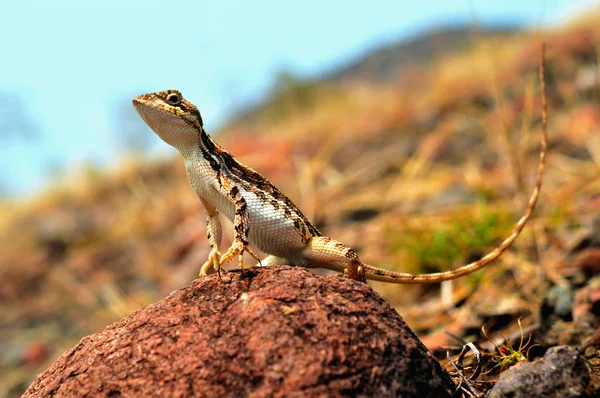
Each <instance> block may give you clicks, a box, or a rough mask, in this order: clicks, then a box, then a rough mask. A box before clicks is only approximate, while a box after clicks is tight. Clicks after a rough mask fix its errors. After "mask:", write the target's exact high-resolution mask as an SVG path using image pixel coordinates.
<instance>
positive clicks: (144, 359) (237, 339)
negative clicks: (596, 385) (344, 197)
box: [24, 266, 453, 397]
mask: <svg viewBox="0 0 600 398" xmlns="http://www.w3.org/2000/svg"><path fill="white" fill-rule="evenodd" d="M399 288H401V287H399ZM452 389H453V384H452V382H451V380H450V378H449V376H448V374H447V373H446V372H445V371H444V370H443V369H442V367H441V366H440V364H439V363H438V362H437V361H436V360H435V358H434V357H433V356H432V355H431V353H429V351H427V349H426V348H425V347H424V346H423V344H422V343H421V342H420V341H419V340H418V339H417V338H416V337H415V335H414V334H413V333H412V331H411V330H410V329H409V328H408V326H407V325H406V324H405V323H404V321H403V320H402V318H400V316H399V315H398V314H397V313H396V312H395V311H394V309H393V308H391V307H390V305H389V304H388V303H387V302H386V301H385V300H384V299H383V298H382V297H381V296H380V295H379V294H377V293H376V292H374V291H373V290H372V289H371V288H370V287H369V286H368V285H366V284H362V283H359V282H356V281H352V280H349V279H346V278H342V277H340V276H335V275H334V276H320V275H315V274H313V273H311V272H310V271H308V270H306V269H303V268H299V267H288V266H282V267H268V268H255V269H252V270H246V271H245V272H244V276H243V277H241V275H240V273H237V272H236V273H228V274H225V275H224V276H223V277H222V279H219V278H218V276H217V275H211V276H209V277H206V278H203V279H199V280H195V281H193V282H192V283H191V284H190V285H189V286H187V287H184V288H183V289H180V290H177V291H175V292H173V293H171V295H169V296H168V297H167V298H165V299H163V300H161V301H159V302H158V303H155V304H152V305H150V306H148V307H146V308H144V309H142V310H139V311H136V312H134V313H133V314H131V315H129V316H127V317H126V318H124V319H122V320H120V321H118V322H116V323H114V324H112V325H111V326H109V327H107V328H106V329H105V330H104V331H102V332H100V333H96V334H93V335H90V336H87V337H84V338H83V339H82V340H81V341H80V342H79V344H77V345H76V346H75V347H73V348H72V349H70V350H69V351H67V352H66V353H65V354H63V355H62V356H61V357H60V358H59V359H58V360H57V361H56V362H55V363H54V364H53V365H52V366H50V368H49V369H47V370H46V371H44V372H43V373H41V374H39V375H38V376H37V377H36V379H35V380H34V381H33V383H32V384H31V386H30V387H29V389H28V390H27V391H26V393H25V395H24V397H46V396H54V397H75V396H77V397H81V396H123V397H142V396H143V397H151V396H157V397H158V396H160V397H170V396H181V397H184V396H202V397H222V396H256V397H264V396H273V397H283V396H285V397H288V396H302V397H315V396H347V395H353V396H378V397H388V396H389V397H392V396H406V397H426V396H431V397H444V396H450V395H451V392H452Z"/></svg>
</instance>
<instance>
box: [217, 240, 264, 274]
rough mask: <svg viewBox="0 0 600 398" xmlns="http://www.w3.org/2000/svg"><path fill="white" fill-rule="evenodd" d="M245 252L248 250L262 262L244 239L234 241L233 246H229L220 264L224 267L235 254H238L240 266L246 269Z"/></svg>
mask: <svg viewBox="0 0 600 398" xmlns="http://www.w3.org/2000/svg"><path fill="white" fill-rule="evenodd" d="M244 252H247V253H248V254H250V255H251V256H252V257H254V258H255V259H256V261H258V263H259V264H260V259H259V258H258V256H257V255H256V254H255V253H254V252H253V251H252V249H250V248H249V247H248V246H247V245H246V244H244V243H243V242H242V241H236V242H234V243H233V245H231V247H230V248H229V250H227V252H226V253H225V254H224V255H223V257H221V262H220V264H219V265H220V267H222V266H223V264H225V263H226V262H228V261H230V260H231V259H232V258H233V257H234V256H236V255H237V256H238V267H239V268H240V269H244Z"/></svg>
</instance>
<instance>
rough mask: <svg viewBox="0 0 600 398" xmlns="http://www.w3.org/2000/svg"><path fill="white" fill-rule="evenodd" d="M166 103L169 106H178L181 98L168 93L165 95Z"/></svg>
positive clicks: (175, 94)
mask: <svg viewBox="0 0 600 398" xmlns="http://www.w3.org/2000/svg"><path fill="white" fill-rule="evenodd" d="M167 102H168V103H169V104H171V105H179V104H180V103H181V97H180V96H179V94H177V93H170V94H168V95H167Z"/></svg>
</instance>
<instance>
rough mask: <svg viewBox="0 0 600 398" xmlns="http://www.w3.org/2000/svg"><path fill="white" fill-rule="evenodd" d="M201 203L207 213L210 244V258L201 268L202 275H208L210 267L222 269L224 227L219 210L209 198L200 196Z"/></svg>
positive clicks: (207, 233) (207, 230)
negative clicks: (221, 250) (221, 248)
mask: <svg viewBox="0 0 600 398" xmlns="http://www.w3.org/2000/svg"><path fill="white" fill-rule="evenodd" d="M200 203H201V204H202V207H203V208H204V211H205V213H206V235H207V238H208V245H209V246H210V253H209V254H208V260H206V262H205V263H204V264H203V265H202V268H200V275H199V276H200V277H201V278H202V277H204V276H206V274H207V272H208V270H209V269H210V267H214V269H215V270H217V271H220V269H221V268H220V267H221V252H220V251H219V248H220V247H221V237H222V228H221V220H220V219H219V212H218V211H217V209H216V208H215V206H213V205H212V204H211V203H210V202H209V201H208V200H206V199H204V198H200Z"/></svg>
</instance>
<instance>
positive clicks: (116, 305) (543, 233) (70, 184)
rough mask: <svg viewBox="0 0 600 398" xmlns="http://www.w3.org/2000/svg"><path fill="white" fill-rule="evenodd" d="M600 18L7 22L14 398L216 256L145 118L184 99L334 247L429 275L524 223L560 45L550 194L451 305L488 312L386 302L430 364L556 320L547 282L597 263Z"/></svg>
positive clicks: (6, 203) (54, 17)
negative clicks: (431, 354)
mask: <svg viewBox="0 0 600 398" xmlns="http://www.w3.org/2000/svg"><path fill="white" fill-rule="evenodd" d="M598 18H600V6H599V5H598V3H597V2H595V1H573V0H546V1H542V0H540V1H477V0H472V1H464V2H448V1H433V0H423V1H419V2H398V1H386V0H372V1H369V2H366V3H364V4H356V5H355V4H350V3H348V2H341V1H339V2H338V1H333V2H323V1H312V0H308V1H305V2H302V4H300V3H298V4H287V5H284V4H281V3H280V2H275V1H255V2H252V3H247V2H242V1H232V0H228V1H221V2H206V3H205V4H203V3H201V2H196V1H185V0H182V1H179V2H177V3H174V4H171V5H169V6H164V2H158V1H150V0H145V1H137V0H132V1H128V2H123V1H120V2H116V1H104V2H102V3H101V4H92V3H85V2H84V3H81V2H75V1H55V2H44V1H23V2H3V3H1V4H0V20H1V23H0V35H1V37H2V38H3V40H1V41H0V54H1V59H2V62H0V143H1V145H0V167H1V168H2V170H3V172H2V173H0V397H2V396H7V397H9V396H18V395H20V394H21V393H22V392H23V391H24V389H25V388H26V387H27V386H28V385H29V383H30V382H31V380H32V379H33V377H34V376H35V374H37V373H38V372H39V371H41V370H43V369H44V368H45V367H47V366H48V364H49V363H52V362H53V361H54V360H55V359H56V358H58V356H59V355H60V354H61V353H62V352H64V351H65V350H66V349H68V348H69V347H71V346H72V345H73V344H74V343H76V342H77V341H78V340H79V339H80V338H81V337H83V336H84V335H86V334H89V333H93V332H97V331H100V330H101V329H102V328H103V327H104V326H106V325H108V324H110V323H111V322H113V321H115V320H118V319H120V318H121V317H123V316H125V315H127V314H129V313H131V312H132V311H134V310H135V309H138V308H141V307H143V306H145V305H147V304H149V303H152V302H154V301H157V300H159V299H161V298H163V297H164V296H165V295H167V294H168V293H169V292H171V291H172V290H174V289H176V288H179V287H183V286H185V285H186V284H187V283H189V281H191V280H192V279H193V278H194V277H195V276H196V275H197V272H198V271H199V267H200V265H201V264H202V263H203V262H204V260H205V259H206V255H207V253H208V244H207V242H206V238H205V233H206V232H205V222H204V215H203V214H202V212H201V210H200V206H199V204H198V202H197V198H196V197H195V195H194V193H193V192H192V190H191V189H190V188H189V186H188V184H187V180H186V178H185V171H184V169H183V163H182V162H181V159H180V158H179V157H178V155H177V154H176V153H175V151H174V150H173V149H172V148H170V147H169V146H168V145H166V144H164V143H162V142H161V141H160V140H159V139H158V138H157V137H156V136H155V135H154V133H152V132H151V131H150V130H149V128H147V127H146V125H145V124H144V123H143V122H142V121H141V119H139V117H138V116H137V114H136V113H135V111H134V109H133V107H132V106H131V99H132V98H133V97H134V96H136V95H139V94H141V93H146V92H152V91H160V90H165V89H170V88H175V89H178V90H180V91H181V92H182V93H183V95H184V96H185V97H186V98H187V99H189V100H190V101H192V102H193V103H194V104H196V105H197V106H198V107H199V108H200V111H201V112H202V115H203V119H204V122H205V127H206V129H207V131H208V132H209V133H210V134H212V135H213V137H214V138H215V140H216V141H217V142H219V143H220V144H221V145H222V146H224V147H225V148H226V149H227V150H229V151H230V152H232V153H233V154H234V155H235V156H236V157H238V158H239V159H240V160H242V161H243V162H244V163H246V164H249V165H251V166H252V167H253V168H255V169H257V170H258V171H259V172H261V173H262V174H263V175H265V176H266V177H267V178H269V179H270V180H271V181H272V182H274V183H275V185H277V186H278V187H280V188H281V189H282V190H283V191H284V192H286V193H287V194H288V196H290V198H292V200H294V202H296V204H298V205H299V207H300V208H301V209H302V210H303V211H304V212H305V214H306V215H307V217H308V218H309V219H311V220H314V221H315V224H316V225H317V227H318V228H319V229H320V230H321V231H322V232H323V233H325V234H326V235H329V236H332V237H335V238H336V239H338V240H340V241H342V242H345V243H347V244H348V245H350V246H352V247H354V248H355V249H356V250H357V251H358V252H359V254H360V256H361V258H362V259H363V260H364V261H365V262H368V263H370V264H373V265H376V266H380V267H385V268H389V269H394V270H398V271H405V272H432V271H439V270H441V269H448V268H450V267H452V266H458V265H460V264H462V263H464V262H467V261H472V260H474V259H476V258H477V257H478V256H480V255H482V254H484V253H485V252H486V251H488V250H490V249H491V248H493V247H494V245H495V244H497V243H498V242H499V241H501V240H502V239H503V238H504V236H506V234H507V233H508V232H509V231H510V230H511V228H512V226H513V224H514V222H515V220H516V219H517V218H518V217H519V216H520V214H521V212H522V210H523V208H524V204H525V203H526V198H527V196H528V194H529V192H530V189H531V185H532V182H533V179H534V177H535V170H536V168H537V167H536V163H537V159H538V154H537V153H538V150H539V144H538V142H539V139H538V135H539V131H540V93H539V83H538V81H537V65H538V60H539V54H540V48H541V42H542V41H545V42H546V43H547V45H548V66H549V70H548V86H549V103H550V125H549V133H550V137H551V154H550V157H549V166H548V171H547V175H546V179H545V182H544V191H543V193H542V198H541V201H540V203H539V205H538V210H537V212H536V220H534V221H533V222H532V223H530V227H529V228H528V229H527V230H526V232H525V233H524V235H523V237H522V238H521V239H520V240H519V242H518V244H517V245H516V247H515V249H514V250H512V251H511V252H510V253H508V254H507V255H506V256H504V257H503V260H502V261H500V263H501V264H500V265H498V266H496V267H494V268H493V269H494V271H489V272H488V271H487V270H486V271H485V272H486V273H487V274H486V273H477V274H476V275H475V276H473V277H470V278H466V280H465V281H459V282H457V283H456V284H455V285H453V288H452V290H451V296H452V298H451V300H450V301H451V302H459V301H461V300H462V301H461V302H462V303H463V306H468V305H469V301H466V300H467V297H473V296H475V297H477V299H476V301H477V311H475V310H474V309H473V305H475V304H473V303H471V306H470V307H469V309H468V313H469V314H471V315H469V317H468V319H465V317H464V316H463V317H460V316H459V315H460V313H458V312H457V311H458V310H455V311H454V312H453V311H448V308H449V307H448V306H451V307H452V306H453V305H452V304H448V302H446V304H443V303H442V304H440V302H439V295H440V291H439V287H437V286H433V287H406V286H386V285H380V284H374V287H375V289H376V290H378V291H379V292H381V293H382V294H383V295H384V296H385V297H386V298H388V299H389V300H390V301H391V302H392V303H393V304H394V305H396V308H398V311H399V312H400V314H401V315H402V316H403V317H404V318H405V319H406V320H407V322H408V323H409V325H411V327H413V328H414V329H415V331H416V332H417V334H419V336H420V337H423V338H424V339H425V338H426V337H427V336H430V340H425V341H426V343H428V344H427V345H428V346H429V347H430V348H432V349H434V348H435V347H438V346H440V345H443V344H445V343H446V341H445V340H442V341H440V340H436V338H441V337H439V333H438V332H439V331H440V330H441V329H442V328H445V329H446V330H452V331H454V332H456V333H457V334H465V333H466V331H471V329H473V328H475V329H477V328H478V327H480V326H481V324H482V323H483V321H482V319H485V320H489V319H492V315H494V316H495V315H498V314H495V313H493V314H492V313H490V312H489V308H488V307H486V300H491V301H490V302H494V303H496V304H497V303H498V300H502V303H503V305H504V306H503V307H502V311H504V312H502V315H504V316H505V318H503V319H504V321H503V322H501V323H499V324H498V325H497V326H498V329H501V328H509V329H510V328H511V327H514V326H515V325H516V323H515V322H513V321H514V320H516V319H517V318H519V317H521V318H523V319H525V321H527V320H530V321H531V322H530V323H534V322H537V321H539V319H538V312H539V311H538V309H539V305H540V304H541V303H542V301H543V300H544V297H545V296H544V294H545V292H546V289H547V288H548V284H552V283H554V282H556V281H564V280H565V278H572V274H570V273H569V272H575V271H572V270H573V269H582V270H584V271H582V272H589V270H588V268H589V267H588V265H586V264H588V263H589V262H590V261H591V264H592V265H593V264H598V259H600V252H598V250H600V249H598V247H600V242H599V241H598V240H599V238H598V237H597V236H600V231H599V229H600V226H599V225H600V220H598V219H597V218H594V217H595V215H596V214H597V213H598V210H599V209H600V184H599V183H598V180H599V177H600V83H599V82H600V77H599V76H600V68H599V66H598V54H599V53H600V26H599V25H598V23H597V21H598V20H599V19H598ZM225 230H226V233H225V241H224V243H223V248H225V245H226V244H228V242H229V241H230V239H231V227H230V224H228V223H226V224H225ZM582 242H583V243H582ZM590 250H591V251H590ZM594 250H596V251H594ZM581 253H583V254H581ZM590 253H591V254H590ZM581 256H583V258H584V260H581ZM585 256H588V257H589V256H591V257H590V258H592V260H586V259H588V257H585ZM594 256H596V257H594ZM544 259H546V260H544ZM550 259H551V260H550ZM585 261H588V263H586V262H585ZM582 264H583V265H582ZM586 267H588V268H586ZM592 268H593V267H592ZM557 269H558V270H557ZM565 269H567V271H564V270H565ZM565 272H566V273H567V274H565ZM586 275H587V274H586ZM588 276H589V275H588ZM486 280H488V282H486ZM532 280H533V281H536V283H535V284H534V286H531V284H530V285H528V286H527V287H526V288H524V281H529V282H530V283H531V281H532ZM498 281H501V283H499V282H498ZM538 282H539V283H538ZM486 283H488V285H486ZM481 286H485V287H484V288H483V289H484V290H485V291H486V294H485V295H484V296H485V297H482V296H481V295H479V296H477V294H478V292H481V289H482V287H481ZM490 286H491V287H490ZM495 289H497V296H495V295H494V294H493V292H494V291H496V290H495ZM507 292H510V294H508V293H507ZM429 299H431V306H427V307H426V308H424V307H425V306H423V305H421V306H420V307H418V308H416V307H412V306H411V303H413V302H417V301H419V302H420V303H421V304H422V303H424V302H427V300H429ZM473 302H475V301H473ZM423 311H430V312H429V313H428V314H429V316H428V317H426V318H427V319H426V320H424V317H423V314H424V312H423ZM465 311H466V310H465ZM486 311H488V312H486ZM465 313H467V312H465ZM465 313H463V315H464V314H465ZM431 314H435V316H433V315H431ZM486 317H487V318H486ZM493 319H496V318H493ZM465 325H466V326H465ZM492 325H496V323H494V322H492Z"/></svg>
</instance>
